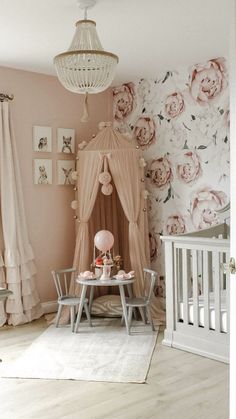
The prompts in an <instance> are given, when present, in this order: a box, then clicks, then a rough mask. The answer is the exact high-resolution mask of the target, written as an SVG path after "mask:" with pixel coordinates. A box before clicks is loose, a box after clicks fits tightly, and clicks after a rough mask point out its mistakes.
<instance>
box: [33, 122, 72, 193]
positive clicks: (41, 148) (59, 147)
mask: <svg viewBox="0 0 236 419" xmlns="http://www.w3.org/2000/svg"><path fill="white" fill-rule="evenodd" d="M33 151H34V152H36V153H42V155H43V157H41V156H40V157H39V158H35V159H33V181H34V184H35V185H52V183H53V160H52V158H47V157H44V153H52V151H53V136H52V128H51V127H48V126H40V125H34V126H33ZM56 152H57V153H58V154H61V155H63V154H66V155H67V156H68V157H69V155H74V153H75V130H74V129H73V128H57V137H56ZM74 170H75V161H74V160H68V159H67V160H66V159H65V160H63V159H60V160H57V164H56V173H57V176H56V178H57V185H74V183H75V182H74V180H73V179H72V172H73V171H74Z"/></svg>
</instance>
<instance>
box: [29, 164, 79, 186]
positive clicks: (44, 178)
mask: <svg viewBox="0 0 236 419" xmlns="http://www.w3.org/2000/svg"><path fill="white" fill-rule="evenodd" d="M56 170H57V185H74V183H75V181H74V180H73V179H72V173H73V171H74V170H75V161H74V160H57V166H56ZM33 174H34V175H33V177H34V184H35V185H52V178H53V176H52V159H34V164H33Z"/></svg>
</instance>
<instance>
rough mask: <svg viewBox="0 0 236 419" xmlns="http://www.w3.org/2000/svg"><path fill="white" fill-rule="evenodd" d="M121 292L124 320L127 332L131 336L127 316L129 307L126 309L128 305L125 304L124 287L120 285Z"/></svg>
mask: <svg viewBox="0 0 236 419" xmlns="http://www.w3.org/2000/svg"><path fill="white" fill-rule="evenodd" d="M119 290H120V299H121V304H122V308H123V315H124V319H125V325H126V330H127V333H128V335H129V334H130V331H129V321H128V316H127V307H126V303H125V292H124V286H123V285H119Z"/></svg>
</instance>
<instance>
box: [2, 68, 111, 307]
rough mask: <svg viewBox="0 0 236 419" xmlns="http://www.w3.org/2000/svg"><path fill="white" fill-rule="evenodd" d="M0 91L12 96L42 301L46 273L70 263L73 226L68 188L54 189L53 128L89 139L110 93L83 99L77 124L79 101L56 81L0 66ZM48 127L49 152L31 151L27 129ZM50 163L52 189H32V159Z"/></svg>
mask: <svg viewBox="0 0 236 419" xmlns="http://www.w3.org/2000/svg"><path fill="white" fill-rule="evenodd" d="M0 92H1V93H8V94H14V100H13V102H11V110H12V112H11V113H12V119H13V126H14V131H15V139H16V145H17V149H18V156H19V162H20V168H21V174H22V180H23V193H24V200H25V210H26V217H27V223H28V230H29V236H30V241H31V244H32V246H33V249H34V253H35V261H36V265H37V270H38V273H37V287H38V291H39V294H40V297H41V301H42V302H46V301H50V300H54V299H55V297H56V294H55V290H54V284H53V282H52V277H51V273H50V272H51V270H52V269H58V268H65V267H69V266H71V264H72V260H73V252H74V243H75V223H74V218H73V216H74V211H73V210H72V209H71V207H70V203H71V201H72V200H73V199H74V191H73V187H72V186H58V185H57V184H56V161H57V160H58V159H63V158H64V156H62V155H61V154H58V153H57V152H56V129H57V128H74V129H75V132H76V140H77V142H78V141H79V142H81V141H83V140H89V139H91V137H92V135H93V134H96V133H97V125H98V122H100V121H108V120H110V119H111V114H110V109H111V104H110V91H106V92H104V93H102V94H99V95H92V96H90V97H89V108H90V121H89V123H86V124H82V123H80V117H81V114H82V109H83V96H81V95H76V94H73V93H70V92H68V91H66V90H65V89H64V88H63V87H62V86H61V85H60V83H59V82H58V80H57V78H56V77H53V76H47V75H43V74H38V73H32V72H27V71H21V70H14V69H9V68H4V67H0ZM33 125H42V126H50V127H52V136H53V151H52V153H40V154H39V153H37V152H34V151H33V147H32V127H33ZM34 158H52V160H53V184H52V185H34V184H33V159H34Z"/></svg>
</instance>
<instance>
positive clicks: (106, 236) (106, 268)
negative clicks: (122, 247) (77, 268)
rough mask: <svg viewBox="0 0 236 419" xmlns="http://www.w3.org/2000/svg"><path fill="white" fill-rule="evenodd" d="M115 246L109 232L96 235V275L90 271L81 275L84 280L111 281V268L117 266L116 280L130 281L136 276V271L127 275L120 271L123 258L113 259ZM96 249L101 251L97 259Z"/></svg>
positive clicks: (94, 263) (94, 253) (94, 264)
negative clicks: (112, 252) (112, 251)
mask: <svg viewBox="0 0 236 419" xmlns="http://www.w3.org/2000/svg"><path fill="white" fill-rule="evenodd" d="M113 245H114V236H113V234H112V233H111V232H110V231H108V230H100V231H98V232H97V233H96V234H95V237H94V251H93V264H92V266H93V267H94V268H95V274H94V273H93V272H90V271H85V272H81V273H80V275H79V276H80V277H81V278H83V279H97V278H98V277H99V279H100V280H101V281H106V280H108V279H111V268H112V267H113V266H114V265H115V266H116V268H117V275H114V276H113V278H115V279H129V278H132V277H133V276H134V271H130V272H129V273H126V272H125V271H123V270H120V264H121V256H119V255H117V256H114V257H112V255H111V249H112V247H113ZM96 249H98V250H99V251H100V253H99V255H98V256H97V257H96Z"/></svg>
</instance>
